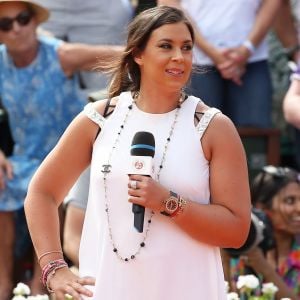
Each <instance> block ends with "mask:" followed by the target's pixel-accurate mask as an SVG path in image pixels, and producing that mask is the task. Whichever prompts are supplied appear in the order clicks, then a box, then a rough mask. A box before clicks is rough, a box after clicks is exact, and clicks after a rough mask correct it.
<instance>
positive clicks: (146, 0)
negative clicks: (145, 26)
mask: <svg viewBox="0 0 300 300" xmlns="http://www.w3.org/2000/svg"><path fill="white" fill-rule="evenodd" d="M136 2H137V5H136V8H135V14H136V15H137V14H139V13H140V12H142V11H143V10H145V9H147V8H150V7H154V6H156V4H157V1H156V0H138V1H136Z"/></svg>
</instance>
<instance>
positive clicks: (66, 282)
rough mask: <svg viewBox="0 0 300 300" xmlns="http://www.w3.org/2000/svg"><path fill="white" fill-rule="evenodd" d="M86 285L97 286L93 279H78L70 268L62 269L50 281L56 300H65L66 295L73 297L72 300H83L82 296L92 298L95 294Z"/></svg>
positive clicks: (49, 284)
mask: <svg viewBox="0 0 300 300" xmlns="http://www.w3.org/2000/svg"><path fill="white" fill-rule="evenodd" d="M86 285H95V279H94V278H92V277H82V278H81V277H78V276H77V275H75V274H74V273H73V272H72V271H71V270H70V269H69V268H62V269H58V270H56V271H55V274H54V275H52V277H51V278H50V279H49V281H48V287H49V288H50V289H51V290H53V291H54V294H55V296H56V298H55V299H56V300H65V299H68V298H66V295H67V294H68V295H70V296H72V298H71V299H72V300H81V299H82V297H81V296H82V295H84V296H87V297H92V296H93V293H92V292H91V291H90V290H88V289H87V288H86V287H85V286H86Z"/></svg>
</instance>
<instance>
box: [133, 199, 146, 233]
mask: <svg viewBox="0 0 300 300" xmlns="http://www.w3.org/2000/svg"><path fill="white" fill-rule="evenodd" d="M132 212H133V214H134V221H133V226H134V228H135V229H136V230H137V231H138V232H140V233H141V232H143V230H144V217H145V207H144V206H141V205H139V204H132Z"/></svg>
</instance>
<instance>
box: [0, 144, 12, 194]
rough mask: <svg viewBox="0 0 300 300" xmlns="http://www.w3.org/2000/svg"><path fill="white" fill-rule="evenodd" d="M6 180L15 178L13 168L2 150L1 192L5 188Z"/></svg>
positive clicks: (0, 158) (0, 163)
mask: <svg viewBox="0 0 300 300" xmlns="http://www.w3.org/2000/svg"><path fill="white" fill-rule="evenodd" d="M5 178H7V179H12V178H13V168H12V165H11V163H10V161H9V160H8V159H7V158H6V156H5V154H4V153H3V152H2V151H1V150H0V190H4V188H5Z"/></svg>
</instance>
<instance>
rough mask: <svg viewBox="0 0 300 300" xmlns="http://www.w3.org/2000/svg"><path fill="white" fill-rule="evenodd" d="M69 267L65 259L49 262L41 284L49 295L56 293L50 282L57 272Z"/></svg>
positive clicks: (44, 270) (43, 270) (45, 267)
mask: <svg viewBox="0 0 300 300" xmlns="http://www.w3.org/2000/svg"><path fill="white" fill-rule="evenodd" d="M66 267H68V264H67V263H66V262H65V260H64V259H62V258H60V259H56V260H52V261H50V262H48V264H46V265H45V266H44V267H43V269H42V276H41V282H42V283H43V285H44V286H45V287H46V289H47V290H48V292H49V293H54V291H53V290H52V289H51V288H50V287H49V280H50V278H51V277H52V276H54V274H55V272H56V271H57V270H59V269H62V268H66Z"/></svg>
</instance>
